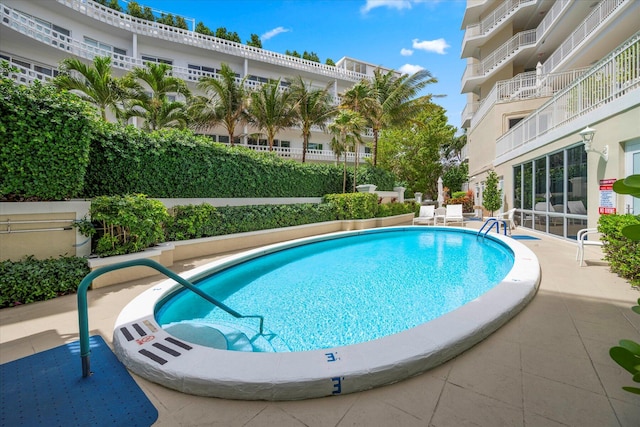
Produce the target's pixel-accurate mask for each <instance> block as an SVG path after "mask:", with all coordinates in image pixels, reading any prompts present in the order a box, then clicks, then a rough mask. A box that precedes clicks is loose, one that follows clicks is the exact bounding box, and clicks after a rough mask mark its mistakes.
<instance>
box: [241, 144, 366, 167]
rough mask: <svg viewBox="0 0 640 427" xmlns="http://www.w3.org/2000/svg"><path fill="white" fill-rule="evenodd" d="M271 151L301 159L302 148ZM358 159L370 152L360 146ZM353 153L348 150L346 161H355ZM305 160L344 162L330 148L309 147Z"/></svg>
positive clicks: (264, 149)
mask: <svg viewBox="0 0 640 427" xmlns="http://www.w3.org/2000/svg"><path fill="white" fill-rule="evenodd" d="M235 146H236V147H244V148H248V149H250V150H253V151H260V152H268V151H269V147H268V146H265V145H249V144H235ZM272 152H273V153H275V154H277V155H278V157H283V158H288V159H293V160H302V148H289V147H273V151H272ZM358 154H359V155H358V161H359V162H362V161H364V159H367V158H370V157H371V153H365V152H364V151H363V150H362V148H361V152H360V153H358ZM355 157H356V156H355V153H354V152H348V153H347V163H354V162H355ZM305 159H306V160H309V161H324V162H334V161H337V162H338V163H340V162H344V157H343V156H340V159H336V154H335V153H334V152H333V151H331V150H316V149H309V150H307V154H306V156H305Z"/></svg>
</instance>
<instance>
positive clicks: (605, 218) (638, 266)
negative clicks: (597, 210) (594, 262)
mask: <svg viewBox="0 0 640 427" xmlns="http://www.w3.org/2000/svg"><path fill="white" fill-rule="evenodd" d="M634 225H635V226H637V225H640V215H600V219H599V220H598V231H599V232H600V233H602V237H601V240H602V241H603V242H604V246H603V248H602V250H603V252H604V259H605V260H606V261H608V262H609V266H610V268H611V271H612V272H614V273H616V274H618V275H619V276H620V277H623V278H625V279H627V280H629V282H630V283H631V284H632V285H634V286H640V241H639V240H636V241H633V240H631V239H629V238H628V237H625V236H624V234H623V230H624V229H625V228H626V227H629V226H634Z"/></svg>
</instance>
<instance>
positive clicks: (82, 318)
mask: <svg viewBox="0 0 640 427" xmlns="http://www.w3.org/2000/svg"><path fill="white" fill-rule="evenodd" d="M135 266H146V267H151V268H153V269H155V270H158V271H159V272H160V273H162V274H164V275H165V276H168V277H169V278H171V279H173V280H175V281H176V282H178V283H180V284H181V285H182V286H184V287H185V288H187V289H189V290H190V291H192V292H194V293H196V294H198V295H200V296H201V297H202V298H204V299H206V300H207V301H209V302H210V303H212V304H213V305H215V306H216V307H219V308H221V309H222V310H224V311H226V312H227V313H229V314H230V315H232V316H233V317H235V318H237V319H238V318H251V317H255V318H257V319H260V335H262V332H263V325H264V316H261V315H258V314H252V315H242V314H240V313H238V312H237V311H235V310H233V309H232V308H230V307H227V306H226V305H224V304H223V303H221V302H220V301H218V300H216V299H215V298H213V297H211V296H209V295H207V294H206V293H204V292H203V291H202V290H201V289H199V288H198V287H196V286H194V285H193V284H192V283H191V282H189V281H188V280H186V279H184V278H183V277H180V276H179V275H177V274H176V273H174V272H173V271H171V270H169V269H168V268H166V267H164V266H162V265H161V264H158V263H157V262H155V261H153V260H150V259H135V260H131V261H124V262H120V263H117V264H112V265H108V266H105V267H101V268H99V269H97V270H94V271H92V272H91V273H89V274H87V275H86V276H85V277H84V279H82V281H81V282H80V285H79V286H78V323H79V326H80V329H79V332H80V357H81V358H82V376H83V377H88V376H89V375H90V374H91V369H90V368H91V364H90V361H89V355H90V354H91V349H90V347H89V315H88V310H87V289H88V288H89V285H91V282H92V281H93V279H95V278H96V277H98V276H101V275H103V274H105V273H108V272H110V271H113V270H120V269H123V268H128V267H135Z"/></svg>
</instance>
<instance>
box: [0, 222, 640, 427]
mask: <svg viewBox="0 0 640 427" xmlns="http://www.w3.org/2000/svg"><path fill="white" fill-rule="evenodd" d="M475 225H476V224H472V225H470V226H475ZM517 234H527V232H526V231H524V230H523V229H518V230H517ZM536 236H538V237H541V238H540V240H522V241H521V242H522V243H523V244H525V245H526V246H528V247H529V248H531V249H532V250H533V251H534V252H535V253H536V255H537V256H538V259H539V261H540V264H541V266H542V283H541V284H540V289H539V291H538V294H537V295H536V297H535V298H534V300H533V301H532V302H531V303H530V304H529V306H527V307H526V308H525V309H524V310H523V311H522V312H521V313H519V314H518V315H517V316H516V317H515V318H514V319H513V320H512V321H510V322H509V323H508V324H507V325H505V326H504V327H502V328H501V329H500V330H498V331H497V332H496V333H494V334H493V335H491V336H490V337H489V338H487V339H486V340H484V341H483V342H481V343H480V344H478V345H477V346H475V347H473V348H472V349H471V350H469V351H467V352H465V353H464V354H462V355H460V356H458V357H456V358H455V359H453V360H450V361H449V362H447V363H445V364H444V365H442V366H440V367H438V368H436V369H433V370H432V371H429V372H427V373H425V374H423V375H420V376H417V377H414V378H411V379H409V380H406V381H402V382H400V383H397V384H393V385H390V386H386V387H381V388H377V389H373V390H369V391H365V392H361V393H356V394H350V395H344V396H335V397H327V398H322V399H312V400H304V401H295V402H264V401H257V402H252V401H250V402H247V401H232V400H224V399H214V398H204V397H198V396H190V395H185V394H181V393H178V392H176V391H173V390H169V389H166V388H164V387H162V386H159V385H156V384H153V383H150V382H148V381H146V380H144V379H141V378H139V377H137V376H134V377H135V379H136V381H137V382H138V384H140V386H141V387H142V389H143V390H144V391H145V393H146V394H147V396H148V397H149V399H150V400H151V401H152V403H153V404H154V405H155V406H156V408H157V409H158V413H159V418H158V421H157V422H156V423H155V424H154V425H155V426H166V427H168V426H171V427H173V426H278V427H281V426H312V427H315V426H340V427H342V426H456V427H457V426H463V425H475V426H487V427H498V426H507V427H511V426H528V427H529V426H580V427H587V426H594V427H603V426H629V427H631V426H634V427H637V426H638V425H640V396H638V395H633V394H630V393H627V392H625V391H623V390H622V389H621V387H622V386H623V385H634V383H633V381H631V375H630V374H628V373H627V372H626V371H624V370H623V369H622V368H620V367H618V365H616V364H615V363H614V362H613V361H612V360H611V359H610V358H609V355H608V351H609V348H610V347H612V346H613V345H616V344H617V342H618V340H620V339H622V338H626V339H632V340H634V341H636V342H640V316H639V315H637V314H635V313H633V312H632V311H631V309H630V307H631V306H632V305H634V303H635V301H636V300H637V299H638V298H639V297H640V292H638V291H637V290H635V289H632V288H631V287H630V285H629V284H628V283H626V282H625V281H624V280H622V279H620V278H618V277H617V276H616V275H614V274H612V273H610V272H609V269H608V266H607V265H606V264H605V263H604V262H602V261H600V258H601V252H600V249H599V248H595V247H588V248H586V256H585V259H586V260H587V263H588V266H587V267H582V268H581V267H579V266H578V263H577V262H576V261H575V244H572V243H571V242H566V241H563V240H559V239H556V238H553V237H547V236H540V235H536ZM211 260H212V258H206V259H197V260H190V261H188V262H185V263H182V264H179V265H178V264H177V265H175V266H174V268H173V270H174V271H177V272H181V271H185V270H188V269H191V268H193V267H196V266H199V265H202V264H204V263H206V262H209V261H211ZM154 279H155V280H151V281H150V280H148V279H146V280H136V281H132V282H128V283H125V284H122V285H115V286H110V287H106V288H101V289H97V290H93V291H90V292H89V328H90V333H91V335H95V334H99V335H101V336H102V337H104V339H105V340H106V341H107V342H109V343H111V339H112V333H113V325H114V322H115V319H116V317H117V316H118V314H119V313H120V311H121V309H122V308H123V307H124V306H125V305H126V304H127V303H128V302H129V301H130V300H131V299H132V298H134V297H135V296H136V295H138V294H140V293H141V292H142V291H143V290H145V289H146V288H147V287H148V286H150V284H155V283H158V282H160V281H161V280H162V277H160V276H155V277H154ZM77 339H78V316H77V311H76V297H75V295H71V296H65V297H61V298H57V299H55V300H52V301H46V302H40V303H34V304H29V305H25V306H20V307H15V308H10V309H3V310H0V346H1V347H0V363H5V362H9V361H11V360H15V359H18V358H21V357H24V356H27V355H30V354H33V353H35V352H40V351H43V350H47V349H49V348H52V347H56V346H59V345H61V344H64V343H67V342H71V341H75V340H77ZM94 369H98V368H97V367H94ZM78 370H79V374H80V361H79V360H78Z"/></svg>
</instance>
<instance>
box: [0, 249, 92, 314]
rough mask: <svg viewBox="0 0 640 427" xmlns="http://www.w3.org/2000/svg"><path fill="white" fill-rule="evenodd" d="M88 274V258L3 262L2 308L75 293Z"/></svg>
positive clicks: (0, 272) (0, 270)
mask: <svg viewBox="0 0 640 427" xmlns="http://www.w3.org/2000/svg"><path fill="white" fill-rule="evenodd" d="M87 274H89V267H88V265H87V260H86V259H85V258H76V257H61V258H58V259H53V258H51V259H46V260H37V259H34V258H33V257H32V256H30V257H26V258H24V259H22V260H20V261H15V262H14V261H8V260H7V261H1V262H0V307H12V306H14V305H20V304H27V303H30V302H34V301H44V300H48V299H51V298H55V297H57V296H59V295H66V294H71V293H75V292H76V291H77V289H78V285H79V284H80V282H81V281H82V279H83V278H84V276H86V275H87Z"/></svg>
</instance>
